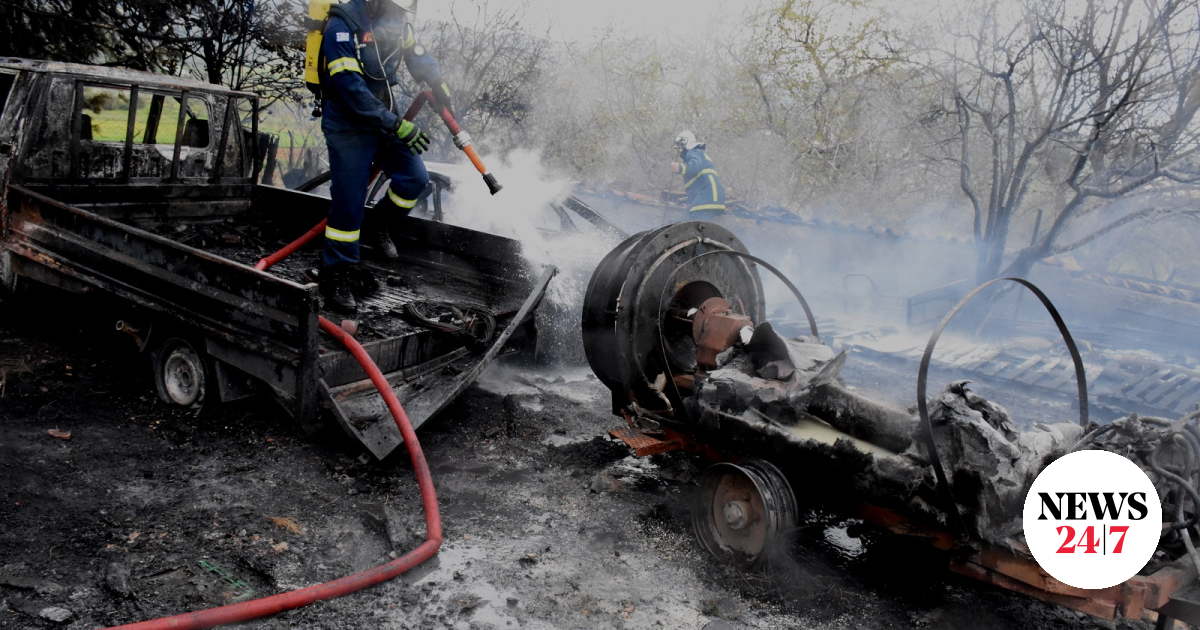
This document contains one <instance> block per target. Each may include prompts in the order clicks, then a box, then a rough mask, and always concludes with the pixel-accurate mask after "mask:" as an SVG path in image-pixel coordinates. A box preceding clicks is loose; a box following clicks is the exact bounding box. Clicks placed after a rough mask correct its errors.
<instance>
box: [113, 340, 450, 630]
mask: <svg viewBox="0 0 1200 630" xmlns="http://www.w3.org/2000/svg"><path fill="white" fill-rule="evenodd" d="M320 326H321V330H323V331H325V332H326V333H327V334H328V335H329V336H331V337H333V338H334V339H337V340H338V341H340V342H342V344H344V345H345V346H346V349H347V350H349V351H350V354H352V355H354V358H355V359H357V360H358V362H359V364H361V365H362V367H363V369H364V370H366V372H367V376H369V377H370V378H371V382H372V383H374V384H375V387H376V388H378V389H379V393H380V394H382V395H383V400H384V402H385V403H386V404H387V408H388V411H390V412H391V413H392V418H394V419H395V420H396V426H398V427H400V433H401V435H403V436H404V446H405V448H406V449H408V456H409V457H410V458H411V459H412V464H413V472H414V473H415V474H416V477H417V485H418V486H419V487H420V489H421V503H422V505H423V507H424V509H425V542H423V543H421V545H420V546H419V547H417V548H416V549H413V550H412V551H410V552H408V553H406V554H404V555H403V556H400V557H399V558H396V559H395V560H393V561H391V562H388V563H387V564H382V565H380V566H377V567H375V568H373V569H367V570H366V571H363V572H361V573H355V574H354V575H349V576H346V577H344V578H341V579H339V580H334V581H332V582H326V583H324V584H317V585H315V586H309V587H305V588H301V589H297V590H294V591H289V592H287V593H280V594H278V595H272V596H270V597H263V598H261V599H255V600H251V601H248V602H242V603H240V604H230V605H228V606H220V607H218V608H209V609H208V610H200V611H196V612H190V613H185V614H182V615H175V616H174V617H162V618H160V619H152V620H150V621H143V622H140V623H134V624H129V625H124V626H116V627H114V628H110V630H167V629H189V630H198V629H199V628H211V627H213V626H219V625H224V624H230V623H239V622H242V621H247V620H250V619H257V618H259V617H266V616H269V615H274V614H276V613H280V612H283V611H285V610H292V609H294V608H300V607H302V606H307V605H309V604H311V603H313V602H316V601H320V600H323V599H333V598H335V597H341V596H343V595H349V594H350V593H354V592H357V591H361V590H363V589H365V588H368V587H371V586H375V585H376V584H379V583H381V582H386V581H388V580H390V579H392V578H394V577H396V576H398V575H400V574H402V573H404V572H405V571H408V570H409V569H412V568H413V567H415V566H417V565H419V564H421V563H422V562H424V561H426V560H428V559H429V558H432V557H433V556H434V554H436V553H437V551H438V548H440V547H441V546H442V517H441V514H440V513H439V512H438V504H437V494H436V493H435V492H434V489H433V477H432V475H430V473H429V464H428V463H427V462H426V461H425V454H424V453H423V452H422V451H421V445H420V443H418V442H417V434H416V432H415V431H413V428H412V424H411V423H409V421H408V414H406V413H404V408H403V407H401V406H400V401H399V400H397V399H396V394H395V393H393V392H392V388H391V387H389V386H388V383H387V380H386V379H384V377H383V372H380V371H379V368H378V367H376V365H375V363H374V362H373V361H371V358H370V357H369V356H367V352H366V351H365V350H363V347H362V346H361V345H359V343H358V342H357V341H355V339H354V338H353V337H351V336H350V335H348V334H346V332H345V331H343V330H342V329H341V328H339V327H338V326H337V325H336V324H334V323H333V322H331V321H329V320H328V319H325V318H324V317H322V318H320Z"/></svg>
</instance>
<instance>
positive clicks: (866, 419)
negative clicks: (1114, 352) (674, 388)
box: [687, 326, 1082, 545]
mask: <svg viewBox="0 0 1200 630" xmlns="http://www.w3.org/2000/svg"><path fill="white" fill-rule="evenodd" d="M845 360H846V356H845V354H844V353H843V354H841V355H838V356H836V357H835V356H834V354H833V352H832V351H831V350H830V349H829V348H827V347H825V346H823V345H821V344H820V343H819V342H817V341H816V340H814V339H804V340H791V339H783V338H781V337H779V336H778V335H777V334H775V333H774V331H772V330H771V329H770V327H769V326H759V327H757V328H756V329H755V330H754V333H753V336H752V338H751V339H750V340H749V341H748V342H747V343H738V344H735V345H734V346H733V347H732V348H730V349H729V350H727V351H726V352H725V353H722V355H721V356H720V357H718V365H717V366H716V368H715V369H713V370H712V371H711V372H710V373H708V374H707V376H706V377H704V378H697V380H696V382H695V393H696V395H695V396H694V397H692V398H691V399H690V402H689V404H688V407H689V408H688V409H687V411H688V414H689V416H690V417H691V418H693V421H694V422H697V423H698V424H699V425H700V426H701V427H703V426H709V427H714V428H715V427H718V426H719V427H720V428H721V431H722V432H723V434H724V435H727V436H731V439H734V440H737V439H739V436H743V435H753V434H759V435H762V434H767V435H771V436H772V438H773V439H776V440H782V441H783V442H785V443H786V446H781V445H780V444H779V443H776V444H775V445H774V446H773V447H772V448H774V449H775V450H777V451H785V450H786V451H791V452H793V453H795V454H797V455H802V454H805V453H807V454H808V455H811V459H812V460H813V461H821V462H840V463H841V464H843V465H840V466H837V467H836V473H837V474H830V475H828V476H827V477H826V478H825V479H823V480H822V483H826V480H827V482H828V483H830V484H840V485H841V486H842V487H843V488H844V491H845V492H848V493H852V494H853V496H854V497H856V498H857V499H859V500H861V501H863V502H866V503H871V504H874V505H878V506H880V507H885V508H888V509H891V510H894V511H896V512H899V513H901V514H906V515H909V516H915V517H924V518H931V519H933V520H934V521H936V522H940V523H943V524H948V523H950V522H951V519H952V518H953V517H952V516H951V515H950V514H948V513H947V508H946V502H945V501H944V500H942V496H941V495H940V494H939V492H938V488H937V481H936V477H935V474H934V472H933V469H932V466H931V464H930V458H929V454H928V453H927V451H926V449H925V447H924V444H923V442H922V441H921V440H920V439H919V426H918V420H917V418H916V417H914V413H913V411H912V410H904V409H896V408H893V407H890V406H887V405H883V404H880V403H877V402H875V401H872V400H870V399H868V398H866V397H864V396H861V395H859V394H857V393H855V392H852V391H850V390H848V389H847V388H845V387H844V386H843V385H842V384H841V383H839V381H838V378H837V377H838V372H839V371H840V370H841V367H842V365H843V364H844V362H845ZM967 383H968V381H957V382H954V383H951V384H950V385H948V386H946V387H945V388H944V389H942V391H941V392H939V393H938V394H937V395H936V396H934V397H933V398H932V400H931V401H930V410H931V421H932V423H933V426H934V434H935V441H936V442H937V446H938V453H939V455H940V457H941V460H942V462H943V466H944V467H945V469H946V471H947V476H948V477H949V479H950V482H951V487H952V488H953V492H954V496H955V499H956V500H957V502H958V504H959V510H960V512H961V513H962V515H963V517H964V520H965V521H966V523H965V524H966V526H967V528H968V529H969V530H970V533H971V534H972V535H974V536H975V537H977V538H979V539H982V540H985V541H989V542H992V543H997V544H1002V545H1007V544H1009V543H1011V541H1012V539H1014V538H1016V537H1018V536H1020V534H1021V510H1022V506H1023V503H1024V497H1025V493H1026V491H1027V489H1028V488H1029V486H1030V485H1031V484H1032V483H1033V480H1034V478H1035V477H1036V476H1037V474H1038V472H1040V471H1041V470H1042V469H1043V468H1044V467H1045V466H1046V465H1047V464H1049V463H1050V462H1051V461H1053V460H1054V459H1056V458H1057V457H1060V456H1062V455H1064V454H1066V453H1067V452H1069V451H1070V450H1071V449H1072V448H1074V447H1075V446H1076V444H1077V443H1078V442H1079V440H1080V437H1081V435H1082V429H1081V428H1080V427H1079V426H1078V425H1076V424H1073V423H1056V424H1046V425H1042V424H1038V425H1035V426H1034V429H1033V430H1031V431H1018V430H1017V429H1016V428H1015V427H1014V425H1013V423H1012V422H1011V421H1010V419H1009V417H1008V414H1007V412H1006V411H1005V410H1004V409H1003V408H1002V407H1001V406H1000V405H997V404H995V403H992V402H990V401H988V400H986V399H984V398H983V397H981V396H979V395H977V394H975V393H974V392H971V391H970V390H969V389H968V388H967ZM738 425H741V426H742V427H744V428H746V429H749V430H747V431H744V432H739V431H738V428H739V426H738ZM806 458H808V456H807V455H806V456H804V457H797V458H796V459H797V460H799V459H806Z"/></svg>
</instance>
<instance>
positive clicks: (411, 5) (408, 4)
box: [387, 0, 417, 15]
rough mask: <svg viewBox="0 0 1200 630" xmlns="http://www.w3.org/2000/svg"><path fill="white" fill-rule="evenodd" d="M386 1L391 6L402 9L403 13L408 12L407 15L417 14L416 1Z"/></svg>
mask: <svg viewBox="0 0 1200 630" xmlns="http://www.w3.org/2000/svg"><path fill="white" fill-rule="evenodd" d="M387 1H388V2H391V3H392V4H394V5H396V6H397V7H399V8H401V9H404V10H405V11H408V12H409V13H412V14H414V15H415V14H416V13H417V0H387Z"/></svg>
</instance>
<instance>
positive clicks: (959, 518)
mask: <svg viewBox="0 0 1200 630" xmlns="http://www.w3.org/2000/svg"><path fill="white" fill-rule="evenodd" d="M1000 282H1015V283H1017V284H1019V285H1021V286H1023V287H1025V288H1027V289H1029V291H1030V292H1032V293H1033V294H1034V296H1035V297H1037V299H1038V300H1039V301H1040V302H1041V303H1042V306H1045V307H1046V311H1047V312H1048V313H1049V314H1050V317H1051V318H1052V319H1053V320H1054V324H1055V325H1056V326H1057V327H1058V332H1059V334H1060V335H1062V339H1063V342H1064V343H1065V344H1066V345H1067V351H1068V352H1070V354H1071V360H1072V361H1074V363H1075V381H1076V383H1077V385H1078V390H1079V426H1080V427H1086V426H1087V424H1088V395H1087V376H1086V374H1085V373H1084V368H1083V359H1082V358H1080V356H1079V347H1078V346H1077V345H1076V344H1075V339H1074V338H1073V337H1072V336H1071V331H1070V330H1069V329H1067V324H1066V322H1064V321H1063V319H1062V316H1061V315H1059V313H1058V309H1056V308H1054V304H1053V303H1052V302H1051V301H1050V298H1049V297H1047V296H1046V294H1045V293H1043V292H1042V290H1041V289H1039V288H1038V287H1037V286H1036V285H1034V284H1033V283H1032V282H1030V281H1028V280H1025V279H1024V278H996V279H995V280H991V281H989V282H985V283H983V284H981V285H979V286H978V287H975V289H974V290H972V291H971V292H970V293H968V294H967V295H965V296H964V297H963V298H962V299H961V300H959V302H958V303H957V304H955V305H954V308H951V309H950V312H948V313H946V315H945V316H944V317H942V321H941V322H940V323H939V324H938V327H937V328H936V329H935V330H934V331H933V334H932V335H930V336H929V343H928V344H926V346H925V353H924V355H922V357H921V368H920V371H919V372H918V373H917V413H918V415H920V418H921V438H922V441H923V442H924V446H925V449H926V456H927V457H928V458H929V463H930V465H931V466H932V467H933V472H934V474H935V475H936V477H937V485H938V491H939V492H940V493H941V495H942V497H943V499H944V500H945V501H946V503H947V504H948V505H947V507H948V509H949V511H950V512H951V514H952V515H953V520H954V522H955V523H956V524H957V525H958V526H959V527H960V528H961V529H965V530H968V531H969V528H968V521H969V520H971V519H969V518H967V517H965V516H964V515H963V513H962V510H961V508H960V507H959V505H958V500H957V499H956V498H955V493H954V487H953V484H951V483H950V481H949V480H948V479H947V475H946V470H945V466H943V464H942V461H941V457H940V456H939V454H938V440H937V438H936V437H935V435H934V426H933V423H932V422H931V420H930V413H929V409H928V402H927V400H926V397H925V392H926V384H927V382H928V379H929V363H930V361H931V360H932V358H933V350H934V348H935V347H936V346H937V342H938V339H939V338H941V336H942V333H943V332H944V331H945V330H946V326H948V325H949V324H950V321H951V320H953V319H954V316H955V315H957V314H958V312H959V311H961V310H962V309H963V307H964V306H966V305H967V303H969V302H970V301H971V300H972V299H974V298H975V296H977V295H979V294H980V293H981V292H983V290H984V289H987V288H988V287H990V286H992V285H994V284H997V283H1000ZM950 387H954V384H951V385H950ZM962 389H963V390H964V392H965V386H964V387H963V388H962ZM943 391H944V390H943ZM1001 411H1003V410H1002V409H1001ZM976 413H979V412H978V411H976ZM980 415H981V417H983V420H984V421H985V422H984V424H982V425H980V426H981V427H982V426H984V425H987V426H992V427H993V428H1003V429H1004V430H1005V433H1006V435H1005V438H1006V439H1009V440H1010V441H1011V440H1012V436H1013V435H1014V432H1013V431H1012V430H1010V429H1011V427H1007V428H1005V427H996V422H994V420H993V417H992V416H994V415H995V414H992V416H983V414H980ZM1004 422H1005V423H1007V414H1005V417H1004ZM972 424H979V423H977V422H975V423H972ZM1048 463H1049V461H1046V462H1044V463H1042V464H1041V465H1039V466H1037V468H1036V470H1034V471H1033V472H1032V474H1033V476H1036V475H1037V473H1038V472H1040V471H1041V469H1042V468H1043V467H1044V466H1045V464H1048ZM1014 472H1015V471H1014ZM964 474H967V475H968V476H969V475H970V471H969V470H967V471H964ZM1024 476H1028V475H1024ZM1024 476H1023V477H1024ZM1023 477H1022V478H1023ZM998 479H1004V478H1003V477H1000V478H998ZM1018 481H1019V480H1018V479H1017V478H1013V479H1011V480H1010V481H1009V483H1010V485H1012V486H1014V487H1015V486H1018V485H1020V484H1019V483H1018ZM1032 483H1033V479H1032V478H1029V479H1027V483H1025V484H1023V485H1020V491H1021V496H1022V497H1024V491H1025V488H1028V487H1029V484H1032ZM1009 500H1010V501H1011V500H1012V499H1009ZM1019 500H1020V501H1023V500H1024V499H1023V498H1021V499H1019ZM1005 502H1006V501H1004V500H1001V503H1005ZM1013 513H1015V514H1020V506H1019V505H1018V506H1017V507H1016V511H1015V512H1013ZM976 515H977V516H978V514H976ZM975 525H976V526H977V528H976V533H978V531H979V530H978V526H981V525H983V524H982V523H978V522H976V523H975Z"/></svg>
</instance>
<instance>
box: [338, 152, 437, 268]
mask: <svg viewBox="0 0 1200 630" xmlns="http://www.w3.org/2000/svg"><path fill="white" fill-rule="evenodd" d="M325 143H326V144H327V145H328V147H329V174H330V178H331V181H330V192H331V194H332V196H333V202H332V203H331V204H330V206H329V220H328V221H327V223H326V227H325V253H324V255H323V258H324V260H325V265H326V266H333V265H342V264H353V263H357V262H358V259H359V251H358V241H359V236H360V233H361V231H362V224H363V213H364V211H365V207H364V206H365V204H366V201H367V186H368V185H369V184H370V181H369V180H370V177H371V164H372V163H374V164H375V165H376V166H378V167H379V168H380V169H382V170H383V172H384V174H385V175H387V176H388V177H390V178H391V180H392V181H391V184H390V185H389V186H388V191H387V195H386V196H385V197H384V199H383V200H381V201H380V203H379V205H378V207H379V208H389V209H392V210H394V211H397V212H400V213H402V214H405V215H407V214H408V213H409V212H410V211H412V208H413V206H414V205H416V203H417V199H418V198H419V197H420V196H421V193H422V192H424V190H425V187H426V186H427V185H428V184H429V173H428V172H427V171H426V170H425V162H423V161H422V160H421V158H420V156H417V155H413V153H412V152H411V151H409V150H408V149H407V148H406V147H404V146H402V145H401V144H400V143H399V141H397V140H395V139H393V138H389V137H387V136H383V135H381V134H377V133H337V134H326V136H325Z"/></svg>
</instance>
